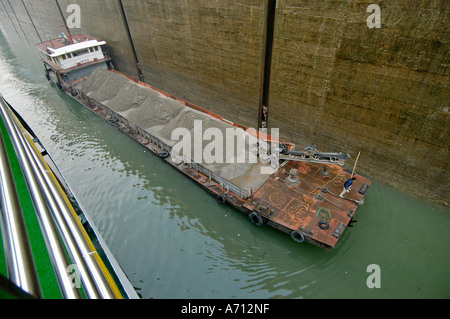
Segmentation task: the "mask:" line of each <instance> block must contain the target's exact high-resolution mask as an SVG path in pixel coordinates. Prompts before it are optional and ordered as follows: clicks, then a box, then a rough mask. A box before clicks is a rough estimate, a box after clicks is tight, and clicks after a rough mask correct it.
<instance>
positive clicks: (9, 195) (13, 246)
mask: <svg viewBox="0 0 450 319" xmlns="http://www.w3.org/2000/svg"><path fill="white" fill-rule="evenodd" d="M0 205H1V221H2V222H1V226H2V237H3V243H4V244H3V246H4V248H5V260H6V266H7V272H8V276H9V277H10V279H11V281H12V282H13V283H14V284H16V285H17V286H18V287H20V288H22V290H24V291H25V292H27V293H29V294H30V295H32V296H34V297H36V298H42V291H41V287H40V285H39V279H38V275H37V270H36V267H35V263H34V259H33V253H32V251H31V245H30V240H29V237H28V232H27V229H26V225H25V220H24V216H23V211H22V207H21V205H20V201H19V196H18V194H17V189H16V185H15V182H14V176H13V173H12V170H11V165H10V162H9V158H8V153H7V152H6V146H5V143H4V140H3V135H2V132H1V131H0Z"/></svg>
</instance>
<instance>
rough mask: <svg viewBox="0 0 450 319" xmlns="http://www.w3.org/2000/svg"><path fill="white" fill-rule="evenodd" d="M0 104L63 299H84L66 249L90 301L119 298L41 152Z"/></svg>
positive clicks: (4, 102)
mask: <svg viewBox="0 0 450 319" xmlns="http://www.w3.org/2000/svg"><path fill="white" fill-rule="evenodd" d="M0 102H1V103H0V106H1V107H0V115H1V117H2V118H3V121H4V123H5V126H6V128H7V130H8V133H9V135H10V138H11V141H12V143H13V146H14V148H15V150H16V153H17V157H18V159H19V162H20V165H21V168H22V171H23V172H24V176H25V179H26V181H27V185H28V188H29V190H30V194H31V197H32V200H33V202H34V205H35V208H36V213H37V217H38V220H39V222H40V226H41V229H42V233H43V236H44V239H45V242H46V245H47V250H48V252H49V255H50V259H51V261H52V266H53V269H54V272H55V275H56V277H57V280H58V284H59V287H60V290H61V293H62V295H63V297H64V298H69V299H79V298H82V296H81V293H80V289H78V288H80V287H77V285H74V283H73V281H72V278H71V276H70V275H72V273H71V272H69V269H72V268H70V266H72V264H70V262H69V260H68V258H67V256H66V251H65V247H66V248H67V252H68V253H69V255H70V257H71V259H72V261H73V262H74V263H75V264H76V266H77V274H78V275H79V276H80V279H81V282H82V284H83V288H84V289H85V292H86V295H87V296H88V298H95V299H97V298H108V299H110V298H115V297H116V295H115V294H114V291H113V289H112V288H111V286H110V285H109V283H108V280H107V279H106V278H105V276H104V273H102V270H101V269H100V268H101V267H100V265H99V264H98V262H97V260H98V259H96V257H98V256H95V254H97V251H95V250H91V249H90V247H89V243H88V242H87V240H86V238H85V237H84V236H83V233H82V231H81V229H80V227H78V225H77V221H76V220H75V218H76V217H75V216H74V214H73V213H72V211H71V209H70V208H69V206H68V204H67V202H66V201H65V199H64V197H63V195H62V194H61V192H60V189H59V188H58V185H57V184H56V182H55V180H54V179H53V178H52V175H51V173H50V172H49V170H48V168H47V167H46V166H45V164H43V162H42V160H41V158H40V155H39V153H38V151H37V149H36V148H35V147H34V146H33V145H32V143H31V142H30V141H29V140H28V139H27V138H26V136H25V134H24V132H23V131H21V130H20V129H19V126H20V125H18V123H16V121H17V119H16V118H15V117H14V116H13V115H12V114H11V113H10V112H8V110H9V107H8V106H7V103H6V101H4V99H3V97H2V96H1V95H0ZM61 238H62V240H61ZM64 244H65V246H64Z"/></svg>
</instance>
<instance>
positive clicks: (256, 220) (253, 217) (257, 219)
mask: <svg viewBox="0 0 450 319" xmlns="http://www.w3.org/2000/svg"><path fill="white" fill-rule="evenodd" d="M248 218H250V221H251V222H252V224H253V225H255V226H258V227H260V226H262V225H263V224H264V221H263V219H262V217H261V216H260V215H259V214H258V213H257V212H252V213H250V214H248Z"/></svg>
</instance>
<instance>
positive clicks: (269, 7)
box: [258, 0, 277, 128]
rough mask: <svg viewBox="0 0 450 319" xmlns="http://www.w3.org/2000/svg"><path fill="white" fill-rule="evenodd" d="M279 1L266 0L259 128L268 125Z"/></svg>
mask: <svg viewBox="0 0 450 319" xmlns="http://www.w3.org/2000/svg"><path fill="white" fill-rule="evenodd" d="M276 6H277V1H276V0H266V1H265V7H266V10H265V11H266V16H265V19H266V21H265V24H264V36H263V52H262V58H263V62H262V67H261V90H260V98H259V114H258V128H261V127H262V126H263V122H265V125H266V126H267V116H268V111H269V93H270V72H271V68H272V48H273V37H274V28H275V12H276Z"/></svg>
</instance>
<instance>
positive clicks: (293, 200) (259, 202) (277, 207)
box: [244, 161, 371, 248]
mask: <svg viewBox="0 0 450 319" xmlns="http://www.w3.org/2000/svg"><path fill="white" fill-rule="evenodd" d="M324 166H328V167H329V170H328V172H329V173H330V175H329V176H328V177H323V176H322V175H321V173H322V172H323V168H324ZM292 169H295V170H297V172H298V175H297V177H298V181H296V180H295V178H289V176H290V171H291V170H292ZM350 177H351V173H349V172H347V171H344V169H343V168H342V167H340V166H338V165H329V164H328V165H327V164H316V163H308V162H296V161H288V162H287V163H286V164H285V165H284V167H283V168H280V169H279V170H278V172H276V173H274V174H272V176H271V177H270V178H269V179H268V180H267V182H266V183H265V184H264V185H263V186H262V187H261V188H260V189H259V190H258V191H257V192H256V193H255V194H254V196H253V198H252V199H251V200H249V201H248V202H247V203H246V204H245V205H244V207H246V208H247V209H249V210H256V211H259V212H262V215H263V216H264V217H266V218H267V219H269V220H270V221H271V222H272V223H275V224H276V225H280V226H282V228H284V229H288V230H290V231H294V230H300V231H301V232H302V233H303V235H304V236H305V237H308V238H309V239H310V240H312V241H313V242H318V243H321V244H324V245H326V246H329V247H331V248H332V247H334V246H335V245H336V243H337V241H338V239H339V237H340V235H341V234H342V232H343V231H344V229H345V228H346V226H347V225H348V224H349V222H350V221H351V219H352V217H353V216H354V214H355V212H356V209H357V208H358V204H357V203H355V201H361V200H363V199H364V195H362V194H359V190H360V188H361V187H362V185H363V184H364V183H366V184H367V185H368V186H370V184H371V182H370V181H369V180H367V179H366V178H364V177H362V176H358V175H355V177H356V181H355V182H354V183H353V185H352V188H351V190H350V192H349V193H346V194H345V195H344V197H345V198H344V199H343V198H340V197H339V194H340V193H341V192H342V190H343V187H344V182H345V181H346V180H347V179H349V178H350ZM325 188H326V189H325ZM267 209H269V210H267ZM264 212H265V214H264ZM321 221H325V222H326V223H324V222H322V223H323V224H322V225H323V226H325V227H324V228H327V227H326V225H328V228H327V229H322V228H320V227H319V222H321Z"/></svg>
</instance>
